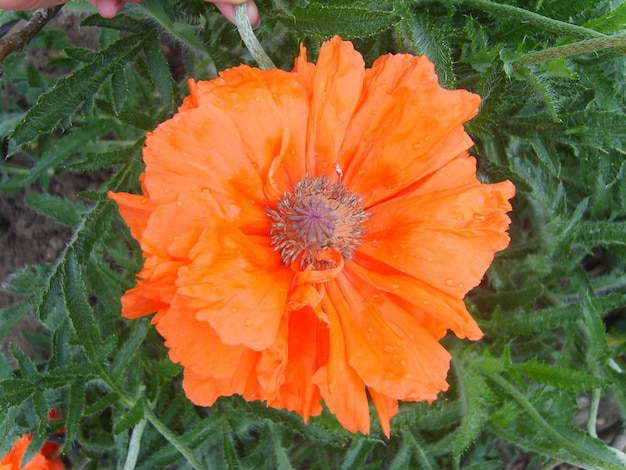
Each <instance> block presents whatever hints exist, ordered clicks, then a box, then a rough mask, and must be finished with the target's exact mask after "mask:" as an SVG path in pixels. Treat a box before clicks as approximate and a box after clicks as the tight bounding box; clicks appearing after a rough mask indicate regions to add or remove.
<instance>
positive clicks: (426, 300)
mask: <svg viewBox="0 0 626 470" xmlns="http://www.w3.org/2000/svg"><path fill="white" fill-rule="evenodd" d="M422 303H423V304H424V305H428V304H429V303H430V300H428V299H424V300H423V301H422Z"/></svg>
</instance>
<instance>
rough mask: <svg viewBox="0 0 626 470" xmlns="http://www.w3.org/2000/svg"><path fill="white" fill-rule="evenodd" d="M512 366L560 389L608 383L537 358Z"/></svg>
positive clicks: (595, 386) (586, 388) (589, 388)
mask: <svg viewBox="0 0 626 470" xmlns="http://www.w3.org/2000/svg"><path fill="white" fill-rule="evenodd" d="M510 368H511V369H513V370H515V371H518V372H521V373H522V374H524V375H526V376H528V377H530V378H531V379H533V380H536V381H537V382H541V383H546V384H548V385H552V386H553V387H556V388H560V389H570V390H592V389H594V388H604V387H606V386H607V385H608V382H607V381H606V380H605V379H603V378H601V377H596V376H594V375H590V374H587V373H585V372H581V371H578V370H573V369H565V368H562V367H556V366H551V365H549V364H543V363H540V362H538V361H537V360H535V359H532V360H530V361H528V362H525V363H523V364H512V365H511V366H510Z"/></svg>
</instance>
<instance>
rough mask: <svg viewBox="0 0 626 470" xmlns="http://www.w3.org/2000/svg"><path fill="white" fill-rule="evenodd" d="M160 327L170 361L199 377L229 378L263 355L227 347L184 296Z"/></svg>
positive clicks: (160, 322) (173, 305) (235, 347)
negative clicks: (200, 318) (198, 315)
mask: <svg viewBox="0 0 626 470" xmlns="http://www.w3.org/2000/svg"><path fill="white" fill-rule="evenodd" d="M156 327H157V330H158V332H159V333H160V334H161V336H163V338H165V345H166V346H167V347H168V348H169V355H170V359H172V361H173V362H176V363H179V364H181V365H182V366H183V367H185V368H187V369H190V370H193V371H194V372H195V373H196V374H197V375H198V376H203V377H211V378H214V379H226V378H228V377H231V376H233V375H235V374H236V373H237V368H238V367H240V364H241V363H242V362H244V363H247V362H248V361H249V360H251V358H252V357H254V358H257V359H258V356H259V353H257V352H255V351H252V350H251V349H249V348H247V347H245V346H242V345H239V346H231V345H227V344H224V343H223V342H222V341H221V339H220V337H219V336H218V335H217V333H216V332H215V330H214V329H213V328H212V327H211V325H209V324H208V323H207V322H206V321H200V320H198V319H197V318H196V315H195V312H194V311H193V310H192V309H190V308H189V306H188V305H186V304H185V300H184V298H181V297H180V296H179V297H177V298H176V299H175V300H174V302H173V303H172V305H171V307H170V308H169V310H168V312H167V314H166V315H164V316H163V318H162V319H161V320H160V321H159V322H158V323H157V325H156Z"/></svg>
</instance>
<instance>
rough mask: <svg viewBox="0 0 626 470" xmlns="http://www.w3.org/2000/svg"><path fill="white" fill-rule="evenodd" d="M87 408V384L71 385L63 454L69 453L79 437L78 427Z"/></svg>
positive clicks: (75, 383)
mask: <svg viewBox="0 0 626 470" xmlns="http://www.w3.org/2000/svg"><path fill="white" fill-rule="evenodd" d="M84 408H85V383H84V382H83V381H81V380H75V381H74V382H72V383H70V393H69V401H68V404H67V408H66V410H65V415H64V416H63V418H64V419H65V445H64V446H63V452H68V451H69V450H70V449H71V447H72V445H73V444H74V441H75V440H76V438H77V436H78V425H79V423H80V418H81V417H82V415H83V409H84Z"/></svg>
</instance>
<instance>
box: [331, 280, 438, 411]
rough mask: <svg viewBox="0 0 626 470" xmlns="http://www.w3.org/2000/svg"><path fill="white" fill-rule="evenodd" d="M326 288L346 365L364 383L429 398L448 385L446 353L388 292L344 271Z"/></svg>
mask: <svg viewBox="0 0 626 470" xmlns="http://www.w3.org/2000/svg"><path fill="white" fill-rule="evenodd" d="M326 287H327V291H328V295H329V296H330V298H331V299H332V302H333V306H334V307H335V308H336V309H337V315H338V321H339V322H340V324H341V329H342V331H343V332H344V335H345V344H346V355H347V357H348V362H349V365H350V366H351V367H352V368H354V370H355V371H357V372H358V375H359V377H361V378H362V380H363V382H364V383H365V385H367V386H368V387H371V388H373V389H375V390H376V391H378V392H379V393H382V394H384V395H387V396H389V397H391V398H397V399H400V400H404V399H413V400H434V399H435V398H436V397H437V394H438V393H439V392H440V391H442V390H446V389H447V388H448V385H447V383H446V375H447V371H448V366H449V362H450V355H449V354H448V352H447V351H446V350H445V349H444V348H443V346H441V345H440V344H439V343H438V342H437V340H436V339H435V338H433V337H432V336H431V335H430V334H429V333H428V331H427V330H425V329H424V328H423V327H422V325H420V324H419V323H418V322H417V321H416V320H415V319H414V318H413V317H412V316H411V315H410V314H409V313H408V312H406V311H405V310H404V309H402V308H400V307H399V306H398V305H397V304H396V303H394V302H393V301H392V299H391V298H390V297H389V296H387V295H385V294H384V293H381V292H380V291H377V290H376V289H374V288H373V287H371V286H369V285H368V284H365V283H363V282H362V281H360V279H359V278H358V277H356V276H354V275H353V274H352V273H350V271H349V270H344V273H343V274H342V275H341V276H339V277H338V278H337V280H336V281H335V283H329V284H328V285H327V286H326ZM331 327H332V324H331Z"/></svg>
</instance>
